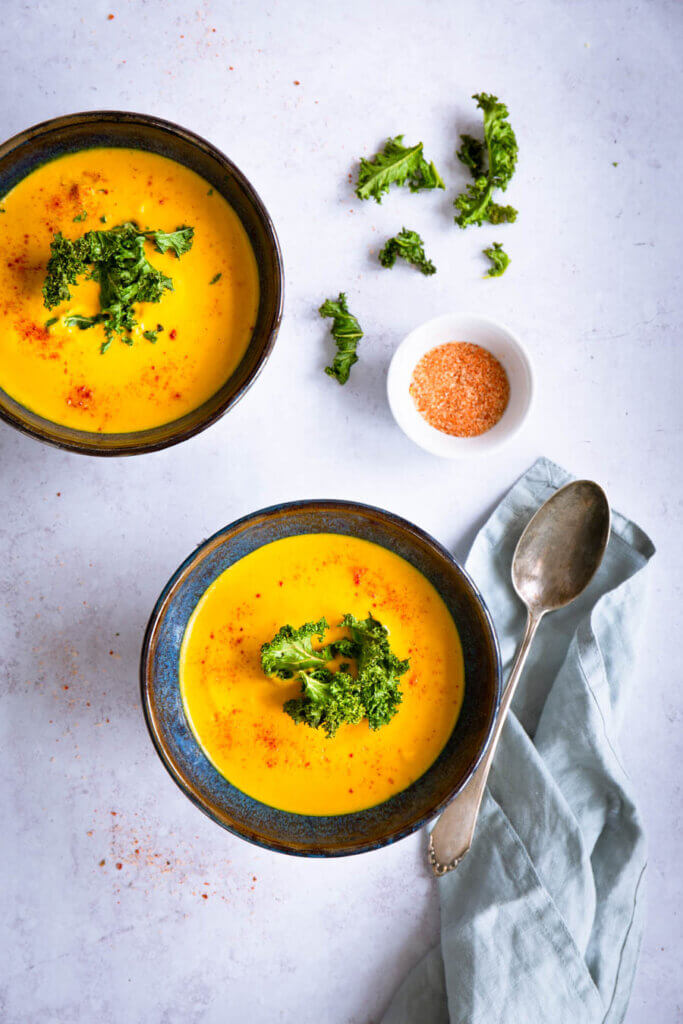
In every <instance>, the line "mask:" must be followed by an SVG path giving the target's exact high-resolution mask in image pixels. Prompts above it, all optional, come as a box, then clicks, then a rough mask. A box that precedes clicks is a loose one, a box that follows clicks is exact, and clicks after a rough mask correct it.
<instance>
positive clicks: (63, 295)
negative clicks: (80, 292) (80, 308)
mask: <svg viewBox="0 0 683 1024" xmlns="http://www.w3.org/2000/svg"><path fill="white" fill-rule="evenodd" d="M50 250H51V255H50V259H49V260H48V264H47V277H46V278H45V284H44V285H43V300H44V302H45V306H46V307H47V309H53V308H54V306H58V305H59V303H60V302H68V300H69V299H70V298H71V291H70V290H69V285H75V284H76V283H77V278H78V277H79V275H80V274H84V273H85V270H86V264H85V259H84V251H83V250H84V246H83V245H82V240H81V239H78V240H77V241H75V242H70V241H69V240H68V239H66V238H65V237H64V235H63V234H62V233H61V231H58V232H57V234H56V235H55V236H54V238H53V239H52V245H51V246H50Z"/></svg>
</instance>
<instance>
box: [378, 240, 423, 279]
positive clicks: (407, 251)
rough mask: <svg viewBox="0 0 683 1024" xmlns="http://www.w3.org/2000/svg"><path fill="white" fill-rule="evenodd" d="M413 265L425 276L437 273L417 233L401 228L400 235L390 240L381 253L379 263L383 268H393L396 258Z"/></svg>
mask: <svg viewBox="0 0 683 1024" xmlns="http://www.w3.org/2000/svg"><path fill="white" fill-rule="evenodd" d="M397 256H400V257H401V259H403V260H406V261H407V262H408V263H412V264H413V266H414V267H417V269H418V270H419V271H421V272H422V273H423V274H426V275H427V276H429V275H430V274H435V273H436V267H435V266H434V264H433V263H432V261H431V260H428V259H427V257H426V256H425V250H424V242H423V241H422V239H421V238H420V236H419V235H418V233H417V231H408V229H407V228H401V230H400V231H399V233H398V234H397V235H395V236H394V237H393V238H390V239H389V240H388V241H387V242H386V244H385V246H384V248H383V249H382V250H381V251H380V253H379V261H380V263H381V264H382V266H383V267H393V265H394V263H395V262H396V257H397Z"/></svg>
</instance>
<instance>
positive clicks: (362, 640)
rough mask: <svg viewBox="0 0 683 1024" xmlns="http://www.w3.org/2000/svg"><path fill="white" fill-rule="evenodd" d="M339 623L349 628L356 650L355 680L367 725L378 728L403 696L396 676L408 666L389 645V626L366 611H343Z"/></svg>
mask: <svg viewBox="0 0 683 1024" xmlns="http://www.w3.org/2000/svg"><path fill="white" fill-rule="evenodd" d="M341 624H342V625H343V626H346V627H347V628H348V629H349V630H350V632H351V640H352V641H353V643H354V644H356V645H357V650H358V655H357V657H358V683H359V685H360V688H361V699H362V701H363V707H364V708H365V715H366V717H367V719H368V724H369V726H370V728H371V729H379V728H380V727H381V726H382V725H386V724H387V722H390V721H391V719H392V718H393V717H394V715H395V714H396V712H397V710H398V706H399V704H400V703H401V700H402V699H403V695H402V693H401V689H400V677H401V676H402V675H404V674H405V673H406V672H407V671H408V668H409V666H410V662H409V660H408V659H405V660H403V661H402V660H401V659H400V658H397V657H396V655H395V654H394V653H393V651H392V650H391V647H390V646H389V630H388V629H387V628H386V626H383V625H382V623H381V622H379V621H378V620H377V619H375V618H373V616H372V615H369V616H368V618H367V619H356V618H355V617H354V616H353V615H345V616H344V618H343V619H342V623H341Z"/></svg>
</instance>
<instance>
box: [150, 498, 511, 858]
mask: <svg viewBox="0 0 683 1024" xmlns="http://www.w3.org/2000/svg"><path fill="white" fill-rule="evenodd" d="M311 509H317V510H320V511H332V510H336V511H341V512H344V511H345V510H346V511H361V512H370V513H373V514H376V515H378V516H379V517H380V518H381V519H383V520H385V521H386V522H388V523H391V524H392V525H394V526H398V527H399V528H401V529H403V530H405V531H406V532H407V533H408V534H410V535H411V536H414V537H417V538H419V539H420V540H421V541H422V542H423V543H427V544H428V545H429V546H430V547H431V548H432V549H433V550H434V551H435V552H436V554H437V555H438V556H439V557H440V558H441V559H442V560H443V561H444V562H446V563H447V565H448V567H449V569H450V570H451V571H453V572H455V573H456V574H457V575H458V576H460V577H461V578H462V580H463V581H464V582H465V584H466V586H468V587H469V589H470V591H471V593H472V596H473V598H474V600H475V602H476V603H477V604H478V606H479V609H480V611H481V613H482V616H483V619H484V622H485V624H486V627H487V629H488V635H489V639H490V642H491V649H492V654H493V662H494V675H495V680H494V683H495V696H494V702H493V709H492V714H491V720H490V722H489V725H488V728H487V732H486V738H485V741H484V743H483V744H482V746H481V749H480V750H479V753H478V754H477V757H476V758H475V760H474V761H473V763H472V764H471V766H470V768H469V771H468V772H467V774H466V776H465V777H464V778H463V779H462V780H461V781H460V782H459V783H458V784H457V785H454V786H453V787H452V789H449V791H448V793H447V795H446V796H445V797H444V798H443V799H442V800H440V801H439V802H438V803H437V804H435V805H434V807H432V808H430V810H429V811H427V812H426V813H424V814H422V815H420V816H419V817H418V818H416V819H415V820H413V821H410V822H409V823H408V824H407V825H405V826H403V827H401V828H397V829H394V831H393V832H388V833H387V834H386V835H383V836H382V837H381V838H380V839H374V840H360V841H358V842H356V843H353V844H350V845H348V846H345V847H344V848H343V849H337V848H335V847H333V846H326V845H325V844H316V845H315V846H311V847H310V848H301V847H298V848H297V847H293V846H290V845H289V844H288V843H287V842H278V841H277V840H272V839H271V840H264V839H263V838H262V837H259V836H257V835H256V834H255V833H248V832H246V831H241V830H240V829H238V828H236V827H234V826H233V825H229V824H227V823H226V822H225V821H223V820H221V818H220V817H219V816H218V815H217V814H215V813H214V812H213V810H212V809H211V808H210V807H208V806H207V805H206V804H205V803H204V802H203V801H202V800H201V799H199V798H198V797H197V795H196V794H195V793H194V792H193V790H192V789H191V787H190V786H189V784H188V783H187V782H186V780H185V778H184V776H183V774H182V772H180V771H179V770H178V769H176V766H175V764H174V763H173V761H172V759H171V757H170V756H168V754H167V752H166V749H165V746H164V742H163V740H162V738H161V736H160V733H159V731H158V730H157V728H156V724H155V719H154V715H153V713H152V709H151V705H150V701H149V689H150V688H149V686H148V674H149V673H150V672H151V671H152V662H151V659H150V654H151V648H152V642H153V640H154V637H155V635H156V633H157V632H158V629H159V627H160V624H161V620H162V618H163V615H164V614H165V610H166V607H167V604H168V602H169V599H170V597H171V595H172V593H173V591H174V590H175V588H176V586H177V585H178V584H179V583H181V582H182V580H183V578H184V577H185V576H186V575H188V574H189V571H190V569H191V568H192V566H193V564H194V563H195V562H197V561H198V560H199V558H200V556H201V554H202V552H204V551H205V549H207V548H208V547H209V546H211V545H213V544H215V542H216V541H217V540H218V539H219V538H221V537H222V536H223V535H226V537H225V539H226V540H228V539H229V537H228V536H227V535H229V534H232V533H234V532H235V531H237V530H239V529H240V528H241V527H243V526H245V525H247V524H248V523H249V522H250V521H251V520H254V519H256V518H257V517H259V518H270V517H274V516H276V515H279V514H282V513H283V512H285V513H290V512H297V511H302V510H311ZM502 694H503V669H502V659H501V653H500V644H499V641H498V634H497V632H496V628H495V626H494V623H493V618H492V616H491V613H490V611H489V608H488V605H487V604H486V601H485V600H484V598H483V596H482V594H481V591H480V590H479V588H478V587H477V585H476V583H475V582H474V580H473V579H472V577H471V576H470V574H469V573H468V572H467V570H466V569H464V568H463V567H462V566H461V565H460V564H459V562H457V561H456V559H455V558H454V557H453V555H452V554H451V553H450V552H449V551H448V550H447V548H445V547H444V546H443V545H442V544H441V543H440V542H439V541H437V540H436V539H435V538H434V537H432V535H431V534H429V533H427V531H426V530H423V529H422V528H421V527H419V526H416V525H415V524H414V523H411V522H410V521H409V520H407V519H404V518H403V517H402V516H399V515H396V514H395V513H394V512H389V511H387V510H386V509H383V508H379V507H378V506H376V505H368V504H365V503H363V502H357V501H348V500H344V499H318V498H303V499H299V500H296V501H287V502H278V503H277V504H274V505H267V506H265V507H264V508H260V509H256V510H255V511H253V512H249V513H247V514H246V515H244V516H240V518H238V519H235V520H233V522H231V523H229V524H228V525H227V526H224V527H222V528H221V529H219V530H217V531H216V532H215V533H213V534H212V535H211V536H210V537H207V538H206V540H203V541H202V542H201V544H199V545H197V547H196V548H195V549H194V551H192V552H191V553H190V554H189V555H188V556H187V558H185V559H184V560H183V561H182V563H181V564H180V565H179V566H178V568H177V569H176V570H175V572H174V573H173V574H172V575H171V577H170V579H169V580H168V582H167V583H166V585H165V586H164V588H163V590H162V591H161V593H160V595H159V597H158V599H157V601H156V603H155V605H154V608H153V610H152V614H151V615H150V618H149V621H148V623H147V627H146V629H145V635H144V639H143V642H142V649H141V653H140V697H141V703H142V710H143V714H144V718H145V723H146V725H147V729H148V732H149V735H150V738H151V740H152V744H153V746H154V749H155V750H156V753H157V755H158V756H159V758H160V760H161V763H162V764H163V766H164V768H165V769H166V771H167V772H168V774H169V775H170V776H171V778H172V779H173V781H174V782H175V783H176V785H177V786H178V787H179V789H180V790H181V791H182V792H183V793H184V794H185V796H186V797H188V799H189V800H190V801H191V802H192V803H193V804H194V805H195V807H197V808H199V810H200V811H202V812H203V813H204V814H206V815H207V817H208V818H210V819H211V820H212V821H213V822H215V823H216V824H217V825H220V826H221V828H224V829H225V830H226V831H227V832H230V833H231V834H232V835H234V836H237V838H239V839H243V840H245V841H246V842H249V843H252V844H253V845H254V846H259V847H261V848H262V849H265V850H270V851H272V852H275V853H286V854H289V855H291V856H297V857H316V858H329V857H346V856H353V855H355V854H358V853H368V852H370V851H372V850H377V849H381V848H382V847H384V846H389V845H391V844H393V843H395V842H397V841H398V840H400V839H404V838H405V837H406V836H409V835H412V833H413V832H417V831H418V829H420V828H422V826H423V825H425V824H426V823H427V822H429V821H431V820H432V819H433V818H435V817H436V816H437V815H438V814H440V813H441V811H443V810H444V808H445V807H446V806H447V805H448V804H449V803H450V802H451V800H453V799H454V798H455V797H456V796H457V795H458V793H460V792H461V790H462V789H464V787H465V786H466V785H467V783H468V782H469V780H470V779H471V778H472V776H473V774H474V772H475V771H476V769H477V768H478V766H479V764H480V763H481V760H482V758H483V757H484V755H485V753H486V751H487V750H488V748H489V744H490V742H491V736H492V733H493V729H494V726H495V723H496V720H497V718H498V714H499V711H500V702H501V699H502ZM196 742H197V740H196V737H195V743H196ZM430 767H431V766H430ZM427 771H429V769H427ZM219 774H220V773H219ZM423 774H424V773H423ZM421 777H422V776H420V778H421ZM416 781H418V780H416ZM226 782H228V784H229V785H233V783H231V782H230V781H229V780H227V779H226ZM235 788H238V787H235ZM407 788H408V789H409V788H410V787H407ZM241 792H242V791H241ZM252 799H257V798H253V797H252ZM261 802H262V801H261ZM382 802H384V801H382ZM266 806H270V805H266ZM378 806H379V805H378ZM289 813H293V812H289ZM344 816H345V815H333V816H332V817H344ZM323 817H325V815H323Z"/></svg>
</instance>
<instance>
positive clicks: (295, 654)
mask: <svg viewBox="0 0 683 1024" xmlns="http://www.w3.org/2000/svg"><path fill="white" fill-rule="evenodd" d="M326 629H327V619H325V618H324V617H323V618H322V619H319V620H318V621H317V622H305V623H304V624H303V626H300V627H299V628H298V629H294V628H293V627H292V626H283V627H282V629H280V630H278V632H277V633H276V634H275V636H274V637H273V639H272V640H271V641H270V642H269V643H266V644H264V645H263V646H262V648H261V668H262V669H263V671H264V672H265V673H266V675H267V676H273V675H277V676H280V678H281V679H291V677H292V676H293V675H294V674H295V673H296V672H301V671H306V670H307V669H322V668H324V667H325V665H326V664H327V662H328V661H330V659H331V658H332V654H331V653H330V649H329V647H322V648H320V649H319V650H314V648H313V638H314V637H317V639H318V640H320V641H322V639H323V637H324V635H325V630H326Z"/></svg>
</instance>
